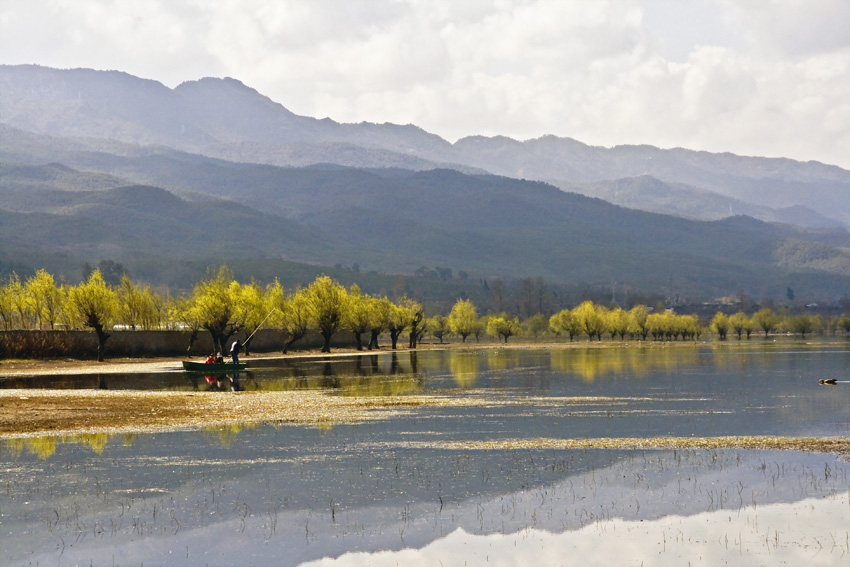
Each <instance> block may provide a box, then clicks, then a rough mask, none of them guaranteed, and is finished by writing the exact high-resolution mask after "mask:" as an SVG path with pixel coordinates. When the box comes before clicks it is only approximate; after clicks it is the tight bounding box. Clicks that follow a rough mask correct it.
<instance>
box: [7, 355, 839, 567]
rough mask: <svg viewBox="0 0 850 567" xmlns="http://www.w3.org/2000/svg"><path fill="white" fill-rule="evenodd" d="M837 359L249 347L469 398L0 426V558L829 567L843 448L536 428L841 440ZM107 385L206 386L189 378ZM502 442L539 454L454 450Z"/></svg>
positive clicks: (265, 378) (323, 377)
mask: <svg viewBox="0 0 850 567" xmlns="http://www.w3.org/2000/svg"><path fill="white" fill-rule="evenodd" d="M255 362H256V364H254V363H255ZM848 363H850V349H848V348H847V346H846V345H845V344H844V343H836V344H827V345H815V346H812V345H806V344H803V343H790V344H789V343H785V344H774V343H768V344H764V343H763V342H761V341H759V342H758V343H756V344H743V345H740V346H739V345H736V344H732V345H728V346H727V345H723V346H719V347H718V346H700V347H694V348H690V347H679V348H669V349H640V348H629V349H620V350H610V349H609V350H605V349H584V350H552V351H550V350H543V349H540V350H523V351H521V350H516V351H514V350H506V349H489V350H481V351H427V352H420V353H417V354H415V355H413V356H411V355H409V354H408V353H402V354H398V355H395V356H393V355H392V354H390V353H386V354H381V355H378V356H366V357H345V358H340V359H337V358H334V359H328V360H326V361H310V362H304V361H302V362H301V363H291V362H283V361H276V362H272V361H267V362H260V361H251V372H250V373H245V374H243V375H241V377H240V383H241V385H242V386H243V387H244V389H245V390H248V391H250V390H252V389H259V390H271V389H274V390H282V389H291V388H324V389H326V390H327V391H328V392H329V395H372V396H405V395H415V394H417V393H445V394H448V395H452V396H463V397H474V398H477V399H480V401H481V403H479V404H476V405H475V406H473V407H468V406H464V407H461V408H457V407H436V408H435V407H428V408H421V409H413V410H412V411H411V412H410V413H407V414H405V415H403V416H401V417H396V418H390V419H387V420H381V421H373V422H366V423H363V424H358V425H344V426H337V427H334V428H332V429H318V428H307V427H293V426H285V425H256V426H255V425H250V424H246V425H243V426H238V427H230V428H218V429H211V430H205V431H182V432H173V433H160V434H156V435H138V436H132V435H131V436H123V437H109V436H106V435H90V436H77V437H74V438H68V439H64V440H62V439H49V438H45V439H31V440H7V441H5V442H2V443H0V473H2V477H0V478H2V484H0V487H2V493H0V533H2V540H3V544H2V546H0V548H2V555H0V563H2V564H3V565H7V564H8V565H36V564H38V565H76V564H85V565H88V564H90V563H92V564H94V565H113V564H114V565H141V564H144V565H204V564H210V565H293V566H294V565H301V564H328V565H363V564H370V565H395V564H396V562H398V564H404V565H441V564H442V565H444V566H448V565H463V564H464V562H467V563H468V564H470V565H473V564H490V563H491V564H496V565H499V564H501V565H520V564H526V563H528V562H531V561H532V560H533V561H535V562H537V563H539V564H546V565H558V564H572V563H571V561H573V560H574V559H576V557H577V556H576V554H580V556H581V557H582V563H583V564H587V565H593V564H599V563H602V562H606V563H612V562H613V563H615V564H634V565H641V563H642V564H643V565H682V564H687V563H688V561H690V562H691V564H692V565H713V564H717V563H721V562H725V561H728V562H729V563H730V564H738V565H750V564H767V565H770V564H782V563H783V562H784V563H786V564H809V565H817V564H824V565H834V564H841V562H842V561H847V560H848V558H850V502H848V497H850V464H848V463H847V462H846V461H843V460H839V459H838V458H836V457H835V456H832V455H822V454H801V453H793V452H777V451H747V450H735V449H724V450H687V451H681V450H680V451H671V450H614V449H610V450H552V449H539V448H538V449H535V448H533V447H534V444H533V441H534V440H535V439H540V438H547V439H551V438H554V439H572V438H585V437H641V436H667V435H677V436H719V435H757V434H759V435H761V434H764V435H789V436H816V435H843V436H847V435H850V410H848V408H850V404H848V402H850V385H844V384H839V385H837V386H831V387H830V386H821V385H819V384H818V380H819V379H821V378H824V377H838V378H841V377H843V376H844V375H846V374H847V369H848V368H850V364H848ZM195 378H197V377H195ZM90 379H91V378H90V377H89V380H90ZM20 380H25V379H20ZM30 380H31V383H32V384H35V383H38V380H44V379H41V378H32V379H30ZM63 380H65V378H63ZM106 380H107V384H106V385H107V387H110V388H128V387H132V385H133V384H134V383H135V384H136V385H137V386H138V385H140V384H144V385H145V387H153V386H151V384H155V383H156V382H157V381H159V382H160V385H158V386H155V387H156V388H162V389H194V388H195V387H197V388H198V389H207V388H211V387H214V385H212V384H209V383H208V382H207V381H206V380H204V379H203V377H201V379H200V380H196V381H195V382H193V380H192V379H191V377H189V376H187V375H184V374H183V373H176V374H175V375H165V376H158V377H151V378H149V377H135V376H109V377H107V379H106ZM71 383H72V382H71ZM64 384H66V385H67V384H69V382H64ZM42 385H44V384H43V383H42ZM19 386H20V382H19ZM99 386H102V384H99V383H98V384H93V385H87V386H83V385H75V386H70V387H99ZM222 395H234V394H233V393H227V392H222ZM500 439H501V440H508V439H510V440H517V439H518V440H528V441H529V447H531V448H524V449H510V450H508V449H500V450H475V449H468V448H467V449H457V448H453V447H456V445H452V444H451V443H452V442H455V441H460V442H467V441H472V442H474V441H481V440H500ZM629 561H632V563H629Z"/></svg>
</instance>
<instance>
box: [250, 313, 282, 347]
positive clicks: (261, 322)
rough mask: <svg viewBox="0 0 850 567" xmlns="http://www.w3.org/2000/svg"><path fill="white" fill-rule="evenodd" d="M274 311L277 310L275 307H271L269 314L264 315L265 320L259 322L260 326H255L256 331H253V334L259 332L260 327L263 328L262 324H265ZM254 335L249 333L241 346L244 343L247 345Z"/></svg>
mask: <svg viewBox="0 0 850 567" xmlns="http://www.w3.org/2000/svg"><path fill="white" fill-rule="evenodd" d="M275 309H277V307H272V310H271V311H269V314H268V315H266V317H265V319H263V320H262V321H260V324H259V325H257V328H256V329H254V333H256V332H257V331H259V330H260V327H262V326H263V323H265V322H266V319H268V318H269V317H271V315H272V313H274V310H275ZM254 333H251V334H250V335H248V338H247V339H245V341H244V342H243V343H242V344H245V343H247V342H248V341H250V340H251V337H253V336H254Z"/></svg>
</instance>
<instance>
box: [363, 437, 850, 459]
mask: <svg viewBox="0 0 850 567" xmlns="http://www.w3.org/2000/svg"><path fill="white" fill-rule="evenodd" d="M378 446H380V447H382V448H389V447H390V446H392V447H404V448H412V449H442V450H452V451H458V450H464V451H492V450H517V449H758V450H784V451H805V452H815V453H837V454H841V455H850V437H783V436H773V435H755V436H740V435H731V436H723V437H647V438H640V437H599V438H587V439H551V438H537V439H499V440H495V441H410V442H405V443H397V444H385V443H382V444H378Z"/></svg>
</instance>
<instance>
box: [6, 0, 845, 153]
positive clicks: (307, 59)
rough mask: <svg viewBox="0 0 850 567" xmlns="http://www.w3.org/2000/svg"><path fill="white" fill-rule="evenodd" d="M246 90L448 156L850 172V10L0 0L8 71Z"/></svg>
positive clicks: (640, 4)
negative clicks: (427, 144)
mask: <svg viewBox="0 0 850 567" xmlns="http://www.w3.org/2000/svg"><path fill="white" fill-rule="evenodd" d="M29 63H33V64H39V65H45V66H49V67H56V68H77V67H85V68H93V69H101V70H120V71H124V72H127V73H130V74H132V75H136V76H139V77H143V78H147V79H153V80H156V81H159V82H162V83H163V84H165V85H167V86H169V87H172V88H173V87H175V86H177V85H178V84H180V83H181V82H184V81H188V80H195V79H199V78H202V77H233V78H235V79H238V80H240V81H242V82H243V83H245V84H246V85H248V86H250V87H252V88H254V89H256V90H258V91H259V92H260V93H262V94H264V95H266V96H268V97H269V98H271V99H273V100H274V101H276V102H279V103H281V104H282V105H283V106H285V107H286V108H288V109H289V110H291V111H293V112H295V113H297V114H301V115H305V116H313V117H316V118H324V117H330V118H332V119H334V120H336V121H339V122H362V121H367V122H377V123H383V122H392V123H397V124H416V125H417V126H420V127H422V128H424V129H425V130H427V131H429V132H432V133H435V134H438V135H440V136H442V137H443V138H445V139H447V140H449V141H452V142H454V141H455V140H457V139H458V138H461V137H464V136H467V135H486V136H494V135H504V136H509V137H512V138H515V139H519V140H525V139H529V138H536V137H539V136H543V135H548V134H553V135H556V136H564V137H570V138H574V139H577V140H579V141H581V142H584V143H587V144H591V145H599V146H606V147H610V146H614V145H618V144H651V145H654V146H659V147H662V148H671V147H685V148H689V149H694V150H706V151H712V152H726V151H728V152H733V153H736V154H741V155H753V156H768V157H788V158H793V159H797V160H803V161H807V160H817V161H821V162H824V163H830V164H835V165H839V166H841V167H844V168H846V169H850V0H276V1H272V0H216V1H214V2H211V1H208V0H0V64H29Z"/></svg>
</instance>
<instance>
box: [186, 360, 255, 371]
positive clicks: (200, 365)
mask: <svg viewBox="0 0 850 567" xmlns="http://www.w3.org/2000/svg"><path fill="white" fill-rule="evenodd" d="M247 366H248V365H247V364H246V363H244V362H240V363H239V364H234V363H232V362H224V363H221V364H207V363H206V362H195V361H193V360H184V361H183V370H188V371H190V372H203V373H205V374H217V373H219V372H232V371H233V370H245V368H246V367H247Z"/></svg>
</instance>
